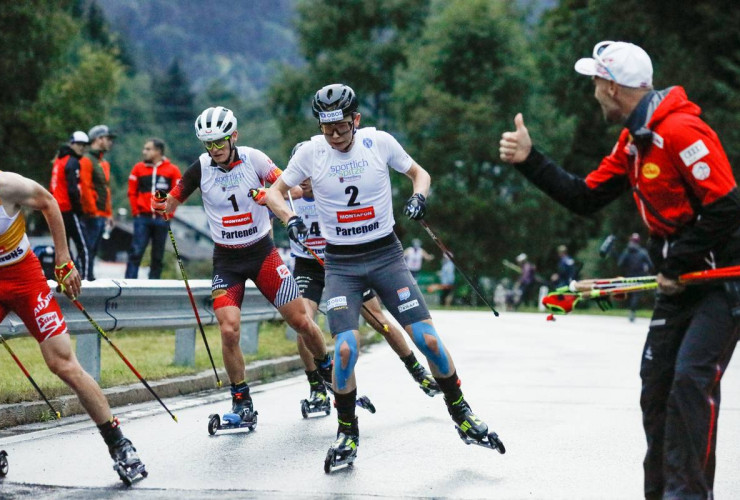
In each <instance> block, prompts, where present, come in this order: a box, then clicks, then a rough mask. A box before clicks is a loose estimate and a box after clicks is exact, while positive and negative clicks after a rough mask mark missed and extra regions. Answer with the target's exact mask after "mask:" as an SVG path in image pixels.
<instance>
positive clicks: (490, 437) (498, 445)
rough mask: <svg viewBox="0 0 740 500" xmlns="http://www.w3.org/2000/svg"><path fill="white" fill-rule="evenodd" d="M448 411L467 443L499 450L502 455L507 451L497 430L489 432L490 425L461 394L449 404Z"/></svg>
mask: <svg viewBox="0 0 740 500" xmlns="http://www.w3.org/2000/svg"><path fill="white" fill-rule="evenodd" d="M448 411H449V412H450V416H451V417H452V420H453V421H454V422H455V430H457V434H458V436H460V439H462V441H463V442H464V443H465V444H475V445H478V446H483V447H485V448H491V449H493V450H497V451H498V452H499V453H501V454H502V455H503V454H504V453H506V448H505V447H504V443H502V442H501V440H500V439H499V437H498V434H496V433H495V432H490V433H489V432H488V425H486V423H485V422H484V421H482V420H481V419H479V418H478V417H477V416H475V414H473V411H472V410H471V409H470V405H468V402H467V401H465V399H464V398H463V397H462V396H460V399H458V400H457V401H455V402H454V403H452V404H451V405H449V406H448Z"/></svg>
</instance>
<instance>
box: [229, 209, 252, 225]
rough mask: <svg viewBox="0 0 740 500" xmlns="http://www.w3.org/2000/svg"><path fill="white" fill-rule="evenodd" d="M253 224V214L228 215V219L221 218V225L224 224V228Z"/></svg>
mask: <svg viewBox="0 0 740 500" xmlns="http://www.w3.org/2000/svg"><path fill="white" fill-rule="evenodd" d="M252 222H253V220H252V212H247V213H246V214H237V215H227V216H226V217H222V218H221V224H223V226H224V227H234V226H246V225H248V224H251V223H252Z"/></svg>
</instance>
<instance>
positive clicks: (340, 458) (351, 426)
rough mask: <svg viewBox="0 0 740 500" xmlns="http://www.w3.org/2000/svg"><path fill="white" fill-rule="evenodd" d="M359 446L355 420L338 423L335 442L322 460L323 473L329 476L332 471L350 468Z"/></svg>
mask: <svg viewBox="0 0 740 500" xmlns="http://www.w3.org/2000/svg"><path fill="white" fill-rule="evenodd" d="M359 444H360V430H359V428H358V427H357V418H355V420H354V422H351V423H347V422H342V421H341V420H340V421H339V429H337V440H336V441H334V443H332V445H331V448H329V451H328V452H326V459H324V472H326V473H327V474H329V473H330V472H331V471H332V470H334V469H337V468H339V467H342V466H343V465H347V466H350V465H352V464H353V463H354V461H355V458H357V446H359Z"/></svg>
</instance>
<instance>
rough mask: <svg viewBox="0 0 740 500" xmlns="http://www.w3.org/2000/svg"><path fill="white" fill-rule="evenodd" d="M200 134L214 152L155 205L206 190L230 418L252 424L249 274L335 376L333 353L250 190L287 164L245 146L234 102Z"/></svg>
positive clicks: (209, 113) (204, 123) (206, 121)
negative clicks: (246, 306) (244, 342)
mask: <svg viewBox="0 0 740 500" xmlns="http://www.w3.org/2000/svg"><path fill="white" fill-rule="evenodd" d="M195 135H196V136H197V137H198V139H199V140H200V141H201V142H202V143H203V146H204V147H205V149H206V152H205V153H203V154H202V155H200V157H199V158H198V159H197V160H196V161H195V162H193V164H192V165H191V166H190V167H189V168H188V169H187V171H186V172H185V174H184V175H183V177H182V179H181V180H180V182H179V183H178V184H177V185H176V186H175V187H174V188H173V189H172V191H170V193H169V195H168V196H167V198H166V200H164V201H159V202H154V201H153V202H152V208H153V209H155V210H157V211H160V212H165V213H172V212H173V211H174V210H175V208H176V207H177V206H178V205H179V204H181V203H183V202H184V201H185V200H186V199H187V198H188V197H189V196H190V195H191V194H192V193H193V192H194V191H195V190H196V189H198V188H200V190H201V194H202V198H203V207H204V208H205V212H206V215H207V216H208V226H209V228H210V230H211V237H212V238H213V242H214V243H215V244H216V245H215V247H214V250H213V284H212V295H213V308H214V310H215V313H216V318H217V319H218V325H219V328H220V330H221V344H222V347H221V350H222V354H223V358H224V366H225V367H226V372H227V374H228V377H229V380H230V381H231V395H232V409H231V415H232V416H233V418H232V417H229V419H228V420H229V422H232V420H233V421H234V422H238V423H240V424H245V426H247V427H249V428H250V429H252V428H253V427H254V425H256V421H257V420H256V416H257V412H256V411H254V405H253V404H252V398H251V397H250V395H249V386H248V385H247V382H246V380H245V365H244V355H243V353H242V350H241V348H240V347H239V338H240V318H241V311H240V309H241V305H242V300H243V299H244V283H245V281H246V280H247V279H251V280H252V281H253V282H254V284H255V285H257V288H259V290H260V292H262V295H264V296H265V298H266V299H267V300H269V301H270V302H271V303H272V304H273V305H274V306H275V307H276V308H277V310H278V311H279V312H280V314H281V315H282V317H283V318H284V319H285V321H286V322H287V323H288V324H289V325H290V326H291V327H292V328H293V329H294V330H295V331H296V332H298V335H300V337H301V338H302V339H303V342H304V343H305V345H306V347H308V349H309V351H310V352H311V354H313V357H314V359H315V362H316V365H317V366H318V367H319V372H320V374H321V376H322V377H323V378H325V379H327V380H328V381H329V382H330V381H331V365H332V361H331V358H330V356H329V354H328V353H327V350H326V344H325V343H324V337H323V336H322V334H321V330H320V329H319V327H318V326H317V325H316V323H314V321H313V319H311V317H310V316H309V315H308V312H307V311H306V307H305V306H304V304H303V301H302V300H300V295H299V291H298V285H297V284H296V282H295V279H293V275H292V274H291V273H290V270H288V267H287V266H286V265H285V264H284V263H283V261H282V259H281V258H280V255H279V254H278V252H277V249H276V248H275V245H274V244H273V242H272V238H271V237H270V228H271V225H270V217H269V214H268V211H267V208H265V207H264V206H262V205H260V204H258V203H257V202H256V201H254V200H253V199H252V197H251V196H250V195H249V193H250V190H251V189H255V188H258V187H261V186H264V185H265V183H271V182H275V180H276V179H277V178H278V177H279V176H280V174H281V173H282V171H281V170H280V169H279V168H278V167H277V166H276V165H275V164H274V163H273V162H272V160H270V158H268V157H267V155H266V154H264V153H263V152H262V151H259V150H257V149H254V148H250V147H246V146H239V147H237V145H236V142H237V139H238V136H239V133H238V131H237V120H236V117H235V116H234V113H233V112H232V111H231V110H229V109H226V108H223V107H220V106H219V107H215V108H208V109H206V110H205V111H203V112H202V113H201V114H200V116H198V118H197V119H196V120H195ZM225 419H226V417H225ZM235 425H236V424H235ZM209 430H210V429H209Z"/></svg>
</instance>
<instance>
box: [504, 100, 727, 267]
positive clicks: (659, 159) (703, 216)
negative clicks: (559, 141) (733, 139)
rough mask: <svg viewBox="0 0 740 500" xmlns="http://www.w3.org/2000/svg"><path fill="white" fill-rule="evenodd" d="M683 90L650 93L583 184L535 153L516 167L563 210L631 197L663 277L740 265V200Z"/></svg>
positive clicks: (712, 137)
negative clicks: (739, 261) (713, 266)
mask: <svg viewBox="0 0 740 500" xmlns="http://www.w3.org/2000/svg"><path fill="white" fill-rule="evenodd" d="M700 113H701V109H700V108H699V106H697V105H696V104H694V103H692V102H691V101H689V100H688V98H687V97H686V93H685V91H684V89H683V88H682V87H671V88H669V89H666V90H665V91H662V92H655V91H654V92H651V93H649V94H647V95H646V96H645V97H644V98H643V100H642V101H641V102H640V104H639V105H638V107H637V109H636V110H635V111H634V112H633V113H632V115H631V116H630V117H629V118H628V120H627V127H626V128H624V129H623V130H622V133H621V134H620V136H619V140H618V141H617V144H616V145H615V146H614V149H613V150H612V152H611V154H609V155H608V156H607V157H605V158H604V159H603V160H602V161H601V164H600V165H599V167H598V168H597V169H596V170H594V171H592V172H591V173H590V174H588V176H586V178H585V179H583V178H580V177H576V176H574V175H571V174H569V173H568V172H566V171H565V170H563V169H561V168H560V167H559V166H557V165H556V164H555V163H554V162H553V161H552V160H550V159H549V158H546V157H545V156H544V155H543V154H542V153H540V152H539V151H536V150H535V149H533V150H532V153H531V154H530V155H529V157H528V158H527V160H525V161H524V162H523V163H521V164H518V165H515V166H516V168H517V169H518V170H519V171H520V172H522V173H523V174H524V175H525V176H526V177H527V178H528V179H529V180H530V181H532V182H533V183H534V184H535V185H537V186H538V187H539V188H540V189H542V190H543V191H544V192H545V193H547V194H548V195H549V196H550V197H552V198H553V199H554V200H556V201H557V202H558V203H560V204H561V205H563V206H565V207H566V208H568V209H570V210H572V211H574V212H576V213H579V214H581V215H590V214H592V213H593V212H595V211H597V210H599V209H600V208H602V207H603V206H605V205H607V204H608V203H610V202H611V201H613V200H614V199H615V198H617V197H618V196H619V195H621V194H622V193H624V192H625V191H632V195H633V198H634V200H635V203H636V204H637V208H638V211H639V213H640V215H641V217H642V219H643V221H644V222H645V224H646V225H647V227H648V229H649V231H650V235H651V254H652V255H651V257H653V259H654V262H655V264H656V267H657V268H658V270H659V271H660V272H662V273H663V274H664V275H665V276H667V277H671V278H675V277H677V276H678V275H679V274H681V273H684V272H689V271H695V270H699V269H705V268H706V267H707V266H708V263H707V260H709V261H713V262H715V263H717V264H719V265H726V264H728V263H735V262H736V261H737V259H738V258H740V231H738V229H739V228H740V194H738V189H737V183H736V182H735V178H734V176H733V173H732V168H731V167H730V164H729V161H728V160H727V156H726V155H725V152H724V149H723V148H722V145H721V144H720V141H719V138H718V137H717V134H715V133H714V131H713V130H712V129H711V128H710V127H709V126H708V125H707V124H706V123H705V122H704V121H703V120H702V119H701V118H699V114H700Z"/></svg>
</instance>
